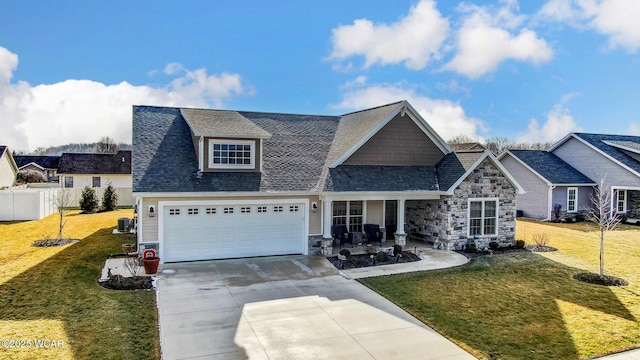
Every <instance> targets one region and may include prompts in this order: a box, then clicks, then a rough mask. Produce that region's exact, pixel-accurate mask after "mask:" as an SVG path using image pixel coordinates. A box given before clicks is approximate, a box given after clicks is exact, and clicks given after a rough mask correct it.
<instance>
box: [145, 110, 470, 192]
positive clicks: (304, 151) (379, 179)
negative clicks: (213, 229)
mask: <svg viewBox="0 0 640 360" xmlns="http://www.w3.org/2000/svg"><path fill="white" fill-rule="evenodd" d="M399 104H401V103H400V102H398V103H393V104H389V105H384V106H380V107H376V108H373V109H369V110H364V111H359V112H355V113H350V114H347V115H344V116H320V115H295V114H278V113H260V112H249V111H218V110H203V109H199V110H193V109H179V108H167V107H153V106H134V107H133V163H134V168H133V191H134V192H140V193H145V192H147V193H148V192H237V191H243V192H269V193H278V192H292V191H296V192H297V191H299V192H310V191H318V192H320V191H336V192H343V191H414V190H419V191H438V190H442V191H444V190H448V188H449V187H450V186H451V185H453V184H454V183H455V182H456V181H457V180H458V179H459V178H460V176H462V175H463V174H464V173H465V171H466V167H465V164H466V165H467V166H469V165H470V164H472V163H473V162H474V161H472V160H473V159H475V160H477V159H478V156H479V155H477V154H474V153H464V154H458V155H456V154H455V153H450V154H448V155H446V156H445V157H444V158H443V159H442V160H441V161H440V162H439V163H438V164H437V165H436V166H354V165H350V166H346V165H340V166H337V167H336V168H333V169H330V168H329V167H330V166H331V165H332V164H334V163H335V161H337V160H338V159H339V158H340V157H341V156H343V155H344V154H345V153H346V152H347V151H349V150H350V149H352V148H353V146H355V145H356V144H357V143H358V141H360V140H361V139H362V138H363V137H365V136H366V135H367V134H368V133H370V132H371V131H372V130H373V129H374V128H375V127H376V126H377V125H378V124H380V123H381V122H382V120H383V119H385V118H387V117H388V116H389V115H390V114H391V113H392V112H393V111H394V110H396V109H398V106H399ZM185 116H186V117H188V118H189V119H186V118H185ZM218 117H220V118H218ZM209 118H211V119H213V120H211V121H209V120H208V119H209ZM194 119H195V120H194ZM236 120H237V121H239V122H240V125H238V127H235V125H231V126H227V125H228V124H227V121H232V122H233V121H236ZM218 125H220V126H223V127H225V126H226V129H227V130H228V129H232V132H233V131H235V132H238V133H240V132H245V133H247V132H248V131H250V130H251V129H253V130H256V129H259V130H256V131H257V132H256V133H255V134H254V135H255V136H258V135H260V134H264V133H268V134H271V137H269V138H264V139H263V140H262V141H263V152H262V160H263V161H262V171H261V172H249V171H246V172H204V173H201V172H199V171H198V159H197V156H196V150H195V148H194V143H193V140H192V137H191V130H190V129H193V128H198V129H200V130H198V131H203V132H204V131H205V130H206V131H214V133H215V131H216V127H217V126H218ZM190 126H191V127H190ZM240 128H242V129H245V130H238V129H240ZM246 129H249V130H246ZM263 132H264V133H263ZM480 154H482V153H480ZM472 158H473V159H472Z"/></svg>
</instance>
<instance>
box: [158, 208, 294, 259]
mask: <svg viewBox="0 0 640 360" xmlns="http://www.w3.org/2000/svg"><path fill="white" fill-rule="evenodd" d="M295 210H297V211H295ZM162 221H163V235H164V237H163V251H164V254H161V256H162V257H164V259H165V261H184V260H205V259H221V258H233V257H250V256H265V255H280V254H301V253H303V252H304V244H305V241H304V240H306V239H305V234H306V231H305V228H304V227H305V204H304V203H295V202H292V203H287V204H249V205H224V204H210V205H179V206H177V205H176V206H172V205H165V206H164V209H163V220H162Z"/></svg>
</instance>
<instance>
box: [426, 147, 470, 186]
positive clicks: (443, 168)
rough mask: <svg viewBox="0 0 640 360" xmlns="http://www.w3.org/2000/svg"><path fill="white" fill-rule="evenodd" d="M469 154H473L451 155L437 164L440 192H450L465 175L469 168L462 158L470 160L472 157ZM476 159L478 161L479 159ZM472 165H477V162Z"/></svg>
mask: <svg viewBox="0 0 640 360" xmlns="http://www.w3.org/2000/svg"><path fill="white" fill-rule="evenodd" d="M469 154H472V153H464V154H457V153H449V154H447V155H445V156H444V157H443V158H442V160H440V161H439V162H438V163H437V164H436V174H437V176H438V187H439V188H440V190H442V191H447V190H449V188H450V187H451V186H452V185H453V184H455V182H456V181H458V179H460V177H461V176H462V175H464V173H465V172H466V171H467V168H466V167H465V166H464V165H463V162H462V161H461V158H463V159H467V158H470V157H471V156H470V155H469ZM475 159H476V160H477V159H478V157H476V158H475ZM467 162H468V161H467ZM472 163H475V160H474V161H473V162H472Z"/></svg>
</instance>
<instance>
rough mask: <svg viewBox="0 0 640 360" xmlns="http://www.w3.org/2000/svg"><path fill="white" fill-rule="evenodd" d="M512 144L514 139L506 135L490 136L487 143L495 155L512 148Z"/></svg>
mask: <svg viewBox="0 0 640 360" xmlns="http://www.w3.org/2000/svg"><path fill="white" fill-rule="evenodd" d="M512 146H513V141H511V139H509V138H508V137H504V136H494V137H492V138H489V139H487V144H486V147H487V149H488V150H489V151H491V152H492V153H493V155H495V156H498V155H500V154H502V153H503V152H504V151H505V150H507V149H510V148H511V147H512Z"/></svg>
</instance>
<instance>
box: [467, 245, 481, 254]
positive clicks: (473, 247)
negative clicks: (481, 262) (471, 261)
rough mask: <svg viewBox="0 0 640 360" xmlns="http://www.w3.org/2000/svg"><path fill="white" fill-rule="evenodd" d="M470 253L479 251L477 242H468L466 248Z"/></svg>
mask: <svg viewBox="0 0 640 360" xmlns="http://www.w3.org/2000/svg"><path fill="white" fill-rule="evenodd" d="M464 250H465V251H466V252H468V253H477V252H478V249H477V248H476V244H467V247H466V248H465V249H464Z"/></svg>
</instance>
